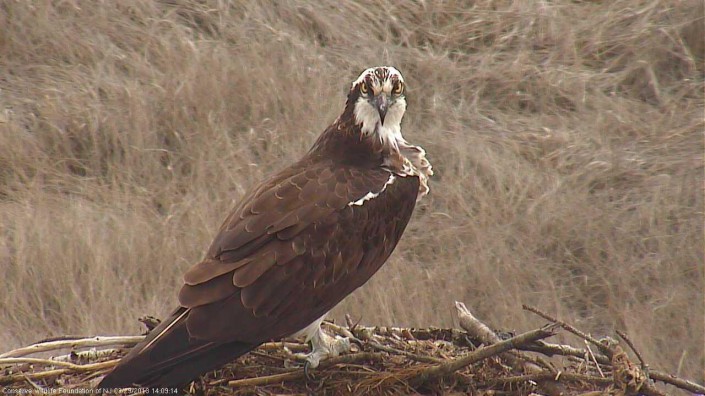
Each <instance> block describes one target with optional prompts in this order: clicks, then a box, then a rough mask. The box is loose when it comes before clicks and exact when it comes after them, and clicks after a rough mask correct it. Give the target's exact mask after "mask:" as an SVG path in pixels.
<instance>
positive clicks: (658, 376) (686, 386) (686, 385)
mask: <svg viewBox="0 0 705 396" xmlns="http://www.w3.org/2000/svg"><path fill="white" fill-rule="evenodd" d="M649 377H651V379H652V380H654V381H661V382H664V383H667V384H670V385H673V386H675V387H677V388H680V389H683V390H686V391H688V392H692V393H694V394H698V395H703V394H705V386H702V385H700V384H696V383H695V382H693V381H688V380H685V379H682V378H678V377H676V376H675V375H672V374H666V373H662V372H660V371H651V372H650V373H649Z"/></svg>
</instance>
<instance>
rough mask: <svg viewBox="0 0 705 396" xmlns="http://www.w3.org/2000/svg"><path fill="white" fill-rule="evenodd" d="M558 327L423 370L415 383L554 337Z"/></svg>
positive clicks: (541, 329) (530, 332) (515, 337)
mask: <svg viewBox="0 0 705 396" xmlns="http://www.w3.org/2000/svg"><path fill="white" fill-rule="evenodd" d="M557 327H558V326H557V325H555V324H553V325H547V326H544V327H542V328H540V329H536V330H531V331H528V332H526V333H523V334H519V335H517V336H514V337H512V338H510V339H508V340H504V341H501V342H498V343H496V344H492V345H488V346H485V347H482V348H479V349H476V350H475V351H473V352H470V353H468V354H466V355H464V356H461V357H459V358H455V359H452V360H450V361H448V362H445V363H441V364H439V365H435V366H430V367H427V368H426V369H424V370H421V371H420V372H418V373H417V374H416V375H415V378H414V379H413V383H414V384H415V385H420V384H423V383H425V382H427V381H429V380H431V379H434V378H438V377H444V376H447V375H449V374H451V373H454V372H455V371H457V370H459V369H461V368H463V367H465V366H469V365H471V364H473V363H475V362H479V361H480V360H483V359H487V358H488V357H492V356H495V355H498V354H500V353H502V352H505V351H508V350H510V349H516V348H517V346H519V345H523V344H526V343H529V342H532V341H536V340H540V339H543V338H547V337H550V336H553V335H555V334H556V333H555V329H556V328H557Z"/></svg>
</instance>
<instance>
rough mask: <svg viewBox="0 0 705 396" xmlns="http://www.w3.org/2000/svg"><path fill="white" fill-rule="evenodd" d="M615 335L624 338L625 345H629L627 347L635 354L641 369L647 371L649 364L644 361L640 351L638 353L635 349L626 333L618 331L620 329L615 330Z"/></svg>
mask: <svg viewBox="0 0 705 396" xmlns="http://www.w3.org/2000/svg"><path fill="white" fill-rule="evenodd" d="M617 335H618V336H619V337H621V338H622V339H623V340H624V342H626V343H627V345H629V348H630V349H631V350H632V352H634V354H635V355H636V357H637V359H639V363H641V369H642V370H643V371H644V372H645V373H648V371H649V365H648V364H646V361H644V358H643V357H641V353H639V351H638V350H637V349H636V347H635V346H634V344H633V343H632V340H630V339H629V337H627V335H626V334H625V333H624V332H622V331H620V330H617Z"/></svg>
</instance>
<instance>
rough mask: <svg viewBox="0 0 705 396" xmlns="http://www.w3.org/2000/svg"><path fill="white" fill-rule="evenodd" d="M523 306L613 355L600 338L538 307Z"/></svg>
mask: <svg viewBox="0 0 705 396" xmlns="http://www.w3.org/2000/svg"><path fill="white" fill-rule="evenodd" d="M521 307H522V308H523V309H524V310H526V311H529V312H533V313H535V314H536V315H538V316H540V317H542V318H544V319H546V320H548V321H550V322H553V323H556V324H558V325H560V326H561V327H562V328H564V329H565V330H566V331H568V332H571V333H573V334H575V335H576V336H578V337H580V338H582V339H584V340H586V341H588V342H590V343H591V344H594V345H595V346H597V348H599V349H600V352H602V353H604V354H605V355H607V356H608V357H609V358H611V357H612V352H611V351H610V349H609V348H608V347H607V346H606V345H605V344H603V343H601V342H600V341H598V340H596V339H595V338H593V337H592V336H591V335H589V334H586V333H584V332H582V331H580V330H578V329H576V328H575V327H573V326H571V325H569V324H568V323H566V322H563V321H561V320H558V319H556V318H554V317H552V316H551V315H549V314H547V313H545V312H543V311H541V310H539V309H538V308H534V307H530V306H528V305H522V306H521Z"/></svg>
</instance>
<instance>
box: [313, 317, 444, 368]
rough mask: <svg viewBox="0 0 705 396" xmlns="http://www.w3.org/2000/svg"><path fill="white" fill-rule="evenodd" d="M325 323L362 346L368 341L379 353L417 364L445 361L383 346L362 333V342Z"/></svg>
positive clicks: (341, 329) (347, 331) (332, 324)
mask: <svg viewBox="0 0 705 396" xmlns="http://www.w3.org/2000/svg"><path fill="white" fill-rule="evenodd" d="M346 320H348V323H351V319H350V320H349V316H346ZM324 323H325V325H326V326H329V327H330V328H332V329H333V330H335V331H336V332H337V333H338V334H341V335H343V336H345V337H348V338H351V339H352V341H356V342H359V343H360V344H362V342H363V341H366V344H367V345H369V346H370V347H372V348H374V349H376V350H378V351H383V352H387V353H392V354H395V355H401V356H406V357H408V358H409V359H411V360H415V361H417V362H423V363H440V362H442V361H443V360H442V359H439V358H436V357H433V356H423V355H418V354H415V353H412V352H408V351H404V350H401V349H397V348H393V347H389V346H386V345H382V344H380V343H378V342H377V341H375V340H374V339H373V338H372V337H368V336H367V335H366V334H365V333H362V336H363V339H362V340H360V339H358V338H357V337H355V335H354V334H353V333H352V332H351V331H350V330H348V329H346V328H345V327H342V326H338V325H337V324H335V323H330V322H324ZM355 326H356V325H353V327H355Z"/></svg>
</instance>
